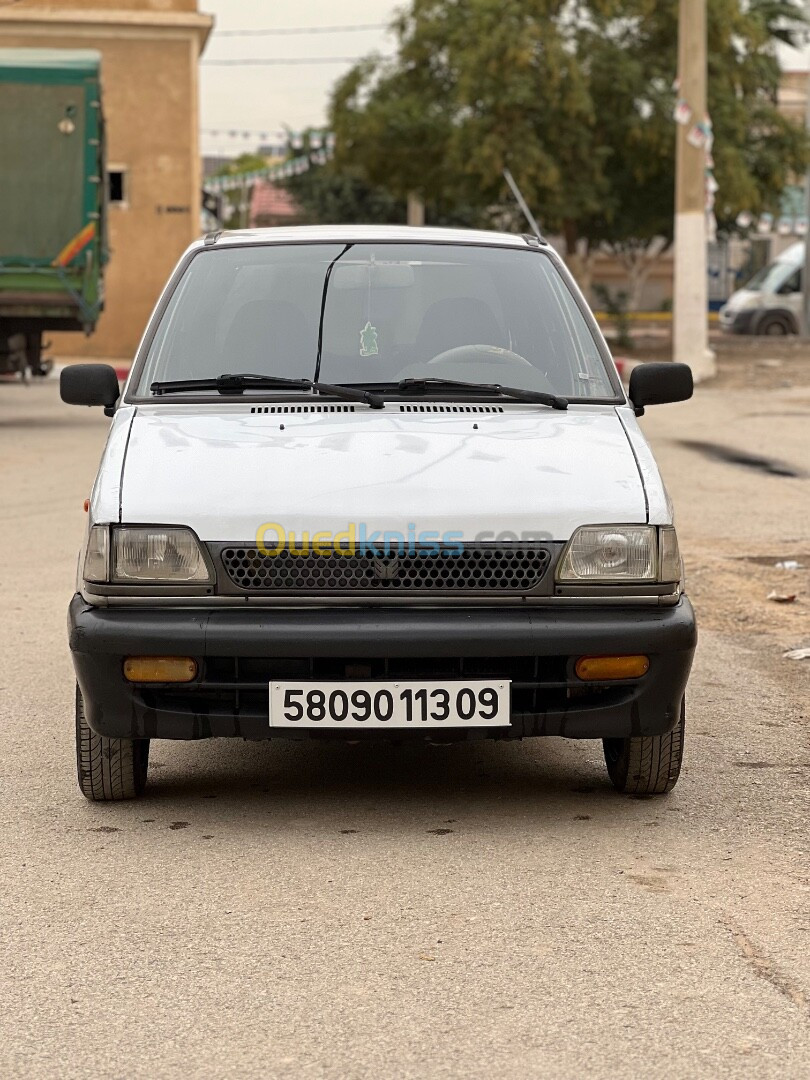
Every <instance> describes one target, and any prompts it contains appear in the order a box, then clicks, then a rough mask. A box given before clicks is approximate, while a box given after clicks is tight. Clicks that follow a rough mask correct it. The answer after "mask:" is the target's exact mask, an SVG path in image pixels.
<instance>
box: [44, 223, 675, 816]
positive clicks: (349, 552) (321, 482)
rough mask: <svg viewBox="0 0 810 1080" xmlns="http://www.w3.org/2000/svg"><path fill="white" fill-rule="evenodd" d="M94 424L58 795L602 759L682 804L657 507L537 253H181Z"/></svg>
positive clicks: (224, 247) (623, 415) (404, 240)
mask: <svg viewBox="0 0 810 1080" xmlns="http://www.w3.org/2000/svg"><path fill="white" fill-rule="evenodd" d="M61 392H62V397H63V399H64V400H65V401H66V402H69V403H71V404H80V405H99V406H104V407H105V409H106V411H107V413H108V414H109V415H110V416H112V426H111V429H110V433H109V438H108V440H107V445H106V447H105V450H104V454H103V457H102V460H101V465H100V467H99V471H98V476H97V479H96V482H95V485H94V487H93V492H92V497H91V499H90V508H89V514H88V518H89V521H88V530H87V536H86V541H85V544H84V549H83V551H82V553H81V556H80V560H79V571H78V583H77V590H76V595H75V596H74V598H73V601H72V602H71V604H70V613H69V633H70V648H71V650H72V656H73V661H74V665H75V669H76V677H77V682H78V688H77V699H76V738H77V755H78V765H79V784H80V787H81V790H82V792H83V793H84V794H85V795H86V796H87V797H88V798H90V799H100V800H106V799H123V798H131V797H133V796H136V795H139V794H141V792H142V791H143V789H144V785H145V783H146V774H147V762H148V752H149V744H150V740H151V739H200V738H210V737H221V736H225V737H238V738H243V739H270V738H293V739H302V738H307V737H312V736H319V737H323V736H333V737H340V738H349V739H352V740H357V739H374V738H381V737H382V738H387V739H389V740H390V739H395V740H403V739H407V738H420V739H426V740H429V741H434V742H455V741H463V740H467V739H478V738H493V739H520V738H525V737H527V736H536V735H537V736H542V735H561V736H565V737H567V738H575V739H602V740H604V751H605V758H606V762H607V768H608V772H609V775H610V778H611V779H612V781H613V784H614V785H615V786H616V788H617V789H618V790H620V791H626V792H632V793H648V794H658V793H663V792H666V791H669V790H670V789H671V787H672V786H673V785H674V783H675V782H676V780H677V777H678V772H679V769H680V764H681V758H682V753H683V741H684V691H685V688H686V682H687V678H688V676H689V670H690V666H691V663H692V656H693V653H694V649H695V643H696V629H695V619H694V614H693V611H692V607H691V605H690V603H689V601H688V599H687V598H686V596H685V595H684V586H683V574H682V565H681V558H680V555H679V553H678V541H677V539H676V535H675V530H674V528H673V521H672V507H671V504H670V501H669V498H668V496H667V493H666V490H665V488H664V485H663V482H662V480H661V477H660V475H659V472H658V469H657V467H656V464H655V461H654V459H653V456H652V453H651V452H650V448H649V446H648V445H647V442H646V440H645V438H644V436H643V434H642V432H641V430H640V428H639V426H638V423H637V421H636V417H637V416H638V415H639V414H640V413H641V412H643V410H644V407H645V406H646V405H650V404H654V403H657V402H665V401H679V400H683V399H685V398H688V397H689V396H690V395H691V393H692V377H691V372H690V370H689V368H688V367H687V366H685V365H681V364H643V365H640V366H639V367H637V368H636V369H635V371H634V372H633V374H632V378H631V381H630V391H629V400H628V396H627V395H626V394H625V392H624V390H623V389H622V384H621V382H620V380H619V378H618V376H617V373H616V368H615V366H614V364H613V362H612V360H611V357H610V353H609V352H608V349H607V347H606V345H605V342H604V340H603V338H602V335H601V333H600V332H599V329H598V327H597V325H596V322H595V321H594V318H593V316H592V314H591V312H590V311H589V310H588V307H587V305H586V304H585V301H584V300H583V298H582V295H581V294H580V292H579V290H578V289H577V287H576V285H575V284H574V282H573V280H572V278H571V276H570V275H569V273H568V272H567V270H566V268H565V266H564V264H563V263H562V261H561V260H560V259H559V257H558V256H557V255H556V254H555V252H554V251H553V249H552V248H551V247H550V246H549V245H547V244H546V243H545V242H543V241H542V240H539V239H536V238H534V237H523V236H515V235H502V234H498V233H486V232H471V231H470V232H468V231H455V230H444V229H408V228H390V227H348V226H343V227H339V228H338V227H334V228H325V227H318V228H314V227H313V228H309V227H307V228H295V229H269V230H259V231H251V232H234V233H217V234H211V235H209V236H208V237H206V238H205V239H204V240H201V241H199V242H198V243H195V244H193V245H192V247H191V248H190V249H189V250H188V251H187V252H186V253H185V254H184V255H183V257H182V259H181V260H180V263H179V265H178V266H177V269H176V270H175V272H174V273H173V275H172V277H171V279H170V281H169V283H168V285H167V287H166V289H165V291H164V293H163V295H162V297H161V299H160V301H159V303H158V305H157V308H156V310H155V312H154V314H153V315H152V318H151V319H150V321H149V324H148V326H147V329H146V334H145V336H144V338H143V341H142V343H141V345H140V348H139V350H138V353H137V356H136V358H135V361H134V364H133V367H132V371H131V373H130V376H129V379H128V381H127V383H126V386H125V388H124V390H123V394H122V396H121V397H120V398H119V387H118V383H117V380H116V377H115V373H114V371H113V370H112V369H111V368H109V367H106V366H104V365H96V364H91V365H76V366H71V367H67V368H65V369H64V371H63V372H62V376H61Z"/></svg>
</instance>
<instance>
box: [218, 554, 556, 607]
mask: <svg viewBox="0 0 810 1080" xmlns="http://www.w3.org/2000/svg"><path fill="white" fill-rule="evenodd" d="M550 558H551V556H550V553H549V551H548V549H547V548H545V547H541V546H538V545H531V544H529V545H526V544H523V545H517V544H502V545H491V546H490V545H476V546H473V545H466V546H465V547H464V548H463V550H462V551H461V553H460V554H456V553H450V552H442V553H436V551H435V548H432V547H430V546H427V547H419V546H418V545H416V546H415V547H414V548H413V549H412V550H410V551H407V550H406V551H405V552H404V553H398V552H397V551H396V550H386V549H384V548H379V549H377V550H371V551H357V552H355V554H353V555H349V554H345V555H341V554H335V553H334V552H332V553H330V554H328V555H317V554H314V553H309V554H294V553H293V552H292V551H290V550H289V549H284V550H282V551H281V552H279V554H278V555H263V554H262V553H261V552H260V551H259V550H258V548H256V547H247V546H246V547H237V546H230V547H225V548H223V550H222V552H221V559H222V565H223V567H224V569H225V572H226V573H227V575H228V577H229V578H230V580H231V582H232V583H233V584H234V585H236V586H237V587H238V588H239V589H243V590H245V591H247V592H256V593H264V594H267V593H308V594H319V593H324V594H335V593H339V594H357V593H367V594H377V595H379V594H380V593H383V592H385V591H390V592H393V593H396V592H399V593H410V594H414V593H422V594H425V593H428V594H429V593H456V594H463V593H466V594H477V595H481V594H500V595H504V594H506V595H509V594H522V593H526V592H530V591H531V590H533V589H535V588H537V587H538V586H539V585H540V583H541V581H542V580H543V577H544V575H545V573H546V570H547V569H548V565H549V561H550Z"/></svg>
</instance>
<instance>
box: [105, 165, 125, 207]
mask: <svg viewBox="0 0 810 1080" xmlns="http://www.w3.org/2000/svg"><path fill="white" fill-rule="evenodd" d="M128 180H129V177H128V175H127V170H126V169H123V168H119V167H118V166H116V167H115V168H109V169H107V200H108V202H110V204H117V205H118V206H126V205H127V203H128V202H129V199H128V194H129V192H128V186H129V185H128Z"/></svg>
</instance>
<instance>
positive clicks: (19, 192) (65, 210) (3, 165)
mask: <svg viewBox="0 0 810 1080" xmlns="http://www.w3.org/2000/svg"><path fill="white" fill-rule="evenodd" d="M104 163H105V154H104V117H103V112H102V100H101V55H100V53H98V52H96V51H94V50H89V49H81V50H79V49H0V373H5V374H8V373H19V375H20V376H21V377H22V378H23V379H25V378H27V376H28V374H29V373H30V374H32V375H43V374H45V373H46V372H47V370H48V366H49V365H48V364H46V363H44V362H43V340H44V335H46V334H47V333H49V332H51V331H62V330H72V331H82V332H84V333H85V334H91V333H92V332H93V330H94V329H95V326H96V323H97V322H98V318H99V315H100V313H101V311H102V308H103V305H104V290H103V275H104V266H105V263H106V262H107V237H106V183H105V165H104Z"/></svg>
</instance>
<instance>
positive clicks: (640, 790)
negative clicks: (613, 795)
mask: <svg viewBox="0 0 810 1080" xmlns="http://www.w3.org/2000/svg"><path fill="white" fill-rule="evenodd" d="M685 726H686V706H685V702H684V701H681V715H680V719H679V720H678V723H677V724H676V725H675V727H674V728H673V729H672V731H669V732H667V734H666V735H637V736H633V737H631V738H629V739H603V740H602V745H603V747H604V751H605V763H606V764H607V770H608V774H609V776H610V779H611V780H612V781H613V786H614V787H615V788H616V790H617V791H621V792H623V793H624V794H626V795H665V794H666V793H667V792H668V791H672V789H673V788H674V787H675V785H676V784H677V782H678V777H679V776H680V772H681V763H682V761H683V747H684V729H685Z"/></svg>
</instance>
